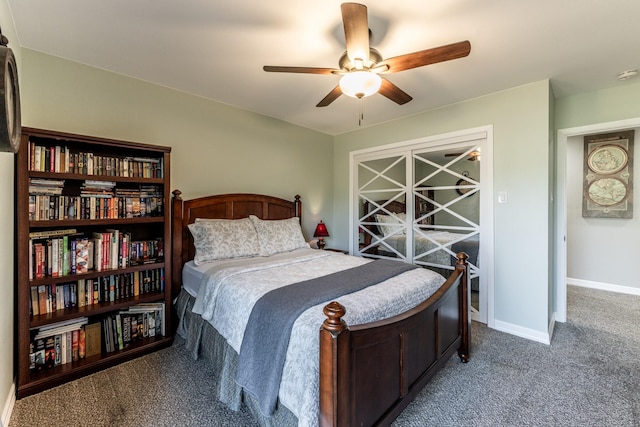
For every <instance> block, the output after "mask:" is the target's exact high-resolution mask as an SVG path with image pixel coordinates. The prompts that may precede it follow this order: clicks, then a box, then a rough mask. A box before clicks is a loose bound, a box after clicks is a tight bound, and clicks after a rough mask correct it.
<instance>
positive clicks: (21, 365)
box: [15, 128, 173, 398]
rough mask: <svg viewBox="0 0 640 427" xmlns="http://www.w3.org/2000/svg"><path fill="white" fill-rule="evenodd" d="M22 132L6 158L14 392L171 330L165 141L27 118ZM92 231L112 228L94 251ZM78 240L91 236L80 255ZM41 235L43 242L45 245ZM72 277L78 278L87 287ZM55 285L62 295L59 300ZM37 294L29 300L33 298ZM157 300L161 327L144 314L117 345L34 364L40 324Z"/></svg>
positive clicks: (108, 362)
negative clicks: (56, 127)
mask: <svg viewBox="0 0 640 427" xmlns="http://www.w3.org/2000/svg"><path fill="white" fill-rule="evenodd" d="M21 138H22V140H21V144H20V150H19V152H18V154H17V156H16V168H15V170H16V203H15V206H16V211H15V219H16V233H15V248H16V284H15V287H16V292H15V297H16V314H15V315H16V335H15V338H16V339H15V341H16V342H15V360H16V366H17V388H16V395H17V397H18V398H22V397H25V396H28V395H31V394H33V393H37V392H40V391H43V390H46V389H48V388H51V387H53V386H56V385H59V384H61V383H64V382H67V381H71V380H73V379H77V378H80V377H82V376H84V375H88V374H91V373H94V372H96V371H98V370H101V369H104V368H107V367H109V366H113V365H115V364H118V363H121V362H124V361H127V360H130V359H132V358H134V357H138V356H140V355H143V354H146V353H149V352H151V351H155V350H158V349H160V348H163V347H166V346H168V345H170V344H171V342H172V339H173V338H172V336H171V331H172V327H171V324H170V322H171V316H170V312H171V310H170V307H171V295H170V291H171V286H170V283H171V282H170V280H171V263H170V260H171V235H170V214H171V212H170V204H169V201H170V193H169V184H170V181H169V178H170V153H171V149H170V148H169V147H162V146H156V145H151V144H142V143H136V142H128V141H117V140H111V139H106V138H97V137H91V136H82V135H75V134H70V133H62V132H56V131H48V130H42V129H33V128H23V129H22V137H21ZM36 147H39V148H36ZM45 151H46V153H45ZM36 152H37V153H38V156H39V157H38V159H39V161H37V162H36V160H35V158H36V154H35V153H36ZM43 183H44V184H43ZM48 183H52V185H51V187H56V188H53V189H52V188H50V187H49V186H48ZM90 183H92V184H94V186H97V188H100V189H99V190H96V189H95V187H90ZM38 185H39V187H38ZM150 192H151V194H150ZM132 200H133V202H132ZM130 205H131V206H132V207H131V206H130ZM71 230H73V232H71ZM116 230H117V233H116ZM63 231H64V232H67V234H66V236H67V237H66V238H64V239H63V237H59V236H52V235H54V234H55V233H62V232H63ZM36 233H39V235H38V234H36ZM94 233H101V234H110V238H113V241H110V240H109V239H105V240H106V242H108V243H106V246H104V245H103V244H102V243H100V248H101V249H100V250H101V251H102V250H105V251H108V254H105V253H102V252H101V253H100V254H99V255H101V256H102V257H101V258H100V259H99V260H96V251H97V249H96V248H95V247H94V246H95V245H97V243H96V242H99V241H98V240H93V239H94V238H96V236H97V234H94ZM35 236H38V237H35ZM52 240H58V241H57V242H56V246H57V247H58V248H59V251H58V254H59V257H58V256H55V255H54V253H55V250H51V241H52ZM80 240H82V242H83V244H84V243H87V242H91V244H90V245H89V247H90V248H93V251H89V250H87V252H86V254H87V255H85V252H84V251H82V252H81V251H80V250H78V254H77V255H76V253H75V248H76V246H75V245H76V244H78V245H79V243H78V242H79V241H80ZM43 242H44V243H43ZM36 244H38V245H39V246H41V247H40V248H39V249H38V250H35V249H34V246H35V245H36ZM43 245H48V246H47V249H43V248H42V246H43ZM114 245H115V249H114ZM78 247H79V246H78ZM152 248H153V249H152ZM43 253H44V255H43V256H44V258H42V257H40V258H38V259H36V258H37V257H36V254H38V255H42V254H43ZM149 254H150V255H149ZM72 255H73V257H72ZM76 256H77V257H76ZM89 258H90V259H91V262H88V264H89V266H91V264H94V265H93V267H92V268H88V269H87V268H86V267H85V262H87V261H88V259H89ZM98 262H100V263H101V265H100V268H98V267H97V263H98ZM76 263H77V264H76ZM52 265H53V267H52ZM81 265H82V267H83V268H82V269H81V268H80V266H81ZM136 275H137V276H136ZM134 278H135V280H134ZM138 278H140V281H138ZM143 278H144V284H143ZM150 278H152V279H150ZM147 279H148V280H147ZM114 283H115V285H114ZM88 284H92V285H93V286H95V288H91V286H90V285H88ZM79 287H82V289H83V290H84V289H85V287H86V292H81V291H79ZM32 288H33V292H35V291H36V290H37V291H40V292H41V295H44V296H45V298H47V299H46V301H45V303H44V306H42V305H40V304H42V301H33V297H34V296H35V295H34V294H33V292H32ZM114 288H115V289H116V290H115V291H114ZM90 289H96V290H95V292H92V293H91V296H89V295H87V293H89V292H90ZM43 290H44V293H42V292H43ZM64 292H67V297H65V298H64V300H65V301H64V302H63V301H62V300H61V298H62V297H63V295H64ZM69 294H71V295H72V296H69ZM38 295H40V294H38ZM56 297H57V298H58V299H57V301H55V299H56ZM52 300H53V301H52ZM36 303H37V304H38V307H37V308H35V307H33V304H36ZM65 303H66V304H65ZM158 303H163V304H164V310H163V311H161V312H156V313H154V314H153V321H154V322H155V321H156V320H155V319H156V318H158V320H160V319H161V320H162V323H163V328H162V329H163V330H164V332H165V334H164V335H162V334H156V335H155V336H151V333H150V331H147V329H146V327H147V326H146V323H145V326H144V327H140V329H139V331H140V334H141V335H140V336H141V338H139V339H136V340H131V341H130V342H128V343H127V342H126V340H125V343H124V345H123V346H122V348H117V343H116V348H115V349H113V348H111V349H106V348H104V345H105V339H104V337H102V338H103V339H102V346H103V348H102V351H101V352H100V353H99V354H97V355H92V356H86V357H80V356H79V357H77V358H76V357H74V358H72V359H71V360H67V359H68V358H65V359H64V362H65V363H60V360H58V359H57V358H56V361H55V364H50V365H49V366H41V365H38V366H35V367H34V363H33V360H34V358H33V357H32V356H33V354H34V347H33V346H32V343H33V337H34V336H35V334H37V333H38V332H41V331H40V328H45V329H46V328H47V327H51V326H53V325H56V324H58V323H59V322H68V321H74V320H78V319H87V321H88V323H97V322H100V323H101V333H103V334H104V332H105V329H104V328H105V326H104V324H105V323H104V322H103V319H105V318H107V317H110V318H115V315H116V314H121V313H124V312H126V311H127V310H128V309H130V308H132V307H135V306H138V305H139V304H158ZM43 307H45V309H44V311H43V309H42V308H43ZM36 311H37V312H36ZM41 311H42V312H41ZM122 315H123V316H125V315H126V314H122ZM129 316H133V314H131V313H129ZM145 316H146V315H145ZM149 316H152V315H149ZM146 319H147V318H146V317H145V320H146ZM115 329H116V328H115V326H114V331H113V333H114V334H115V333H116V331H115ZM136 330H138V329H136ZM143 333H144V335H142V334H143ZM83 334H84V332H83ZM123 335H124V334H123ZM134 336H135V334H134ZM96 348H97V347H96ZM69 354H70V353H69Z"/></svg>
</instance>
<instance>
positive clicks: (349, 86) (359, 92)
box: [340, 71, 382, 98]
mask: <svg viewBox="0 0 640 427" xmlns="http://www.w3.org/2000/svg"><path fill="white" fill-rule="evenodd" d="M381 84H382V79H381V78H380V76H379V75H377V74H376V73H372V72H371V71H352V72H350V73H348V74H345V75H344V76H342V78H341V79H340V90H342V93H344V94H345V95H348V96H350V97H352V98H364V97H365V96H369V95H373V94H374V93H376V92H378V90H379V89H380V85H381Z"/></svg>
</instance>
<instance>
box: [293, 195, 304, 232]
mask: <svg viewBox="0 0 640 427" xmlns="http://www.w3.org/2000/svg"><path fill="white" fill-rule="evenodd" d="M293 209H294V212H293V214H294V215H295V216H297V217H298V219H299V220H300V225H302V200H300V195H299V194H296V196H295V197H294V200H293Z"/></svg>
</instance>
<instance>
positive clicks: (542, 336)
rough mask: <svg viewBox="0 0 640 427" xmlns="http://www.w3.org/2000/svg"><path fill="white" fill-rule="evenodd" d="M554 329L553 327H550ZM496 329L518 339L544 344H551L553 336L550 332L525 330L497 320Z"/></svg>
mask: <svg viewBox="0 0 640 427" xmlns="http://www.w3.org/2000/svg"><path fill="white" fill-rule="evenodd" d="M550 327H552V326H550ZM494 329H496V330H498V331H502V332H506V333H508V334H511V335H515V336H517V337H522V338H526V339H528V340H532V341H537V342H540V343H542V344H550V343H551V334H550V333H549V332H546V333H545V332H540V331H536V330H534V329H529V328H523V327H522V326H518V325H514V324H513V323H507V322H502V321H500V320H496V321H495V324H494Z"/></svg>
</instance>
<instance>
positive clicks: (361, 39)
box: [340, 3, 369, 64]
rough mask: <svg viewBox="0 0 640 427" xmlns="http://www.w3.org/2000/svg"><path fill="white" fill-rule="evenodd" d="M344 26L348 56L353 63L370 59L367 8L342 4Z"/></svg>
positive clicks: (353, 4)
mask: <svg viewBox="0 0 640 427" xmlns="http://www.w3.org/2000/svg"><path fill="white" fill-rule="evenodd" d="M340 10H341V11H342V24H343V26H344V37H345V40H346V42H347V55H348V56H349V59H350V60H351V62H352V63H354V64H355V60H356V59H361V60H362V61H367V60H368V59H369V22H368V19H367V6H365V5H363V4H358V3H342V5H341V6H340Z"/></svg>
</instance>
